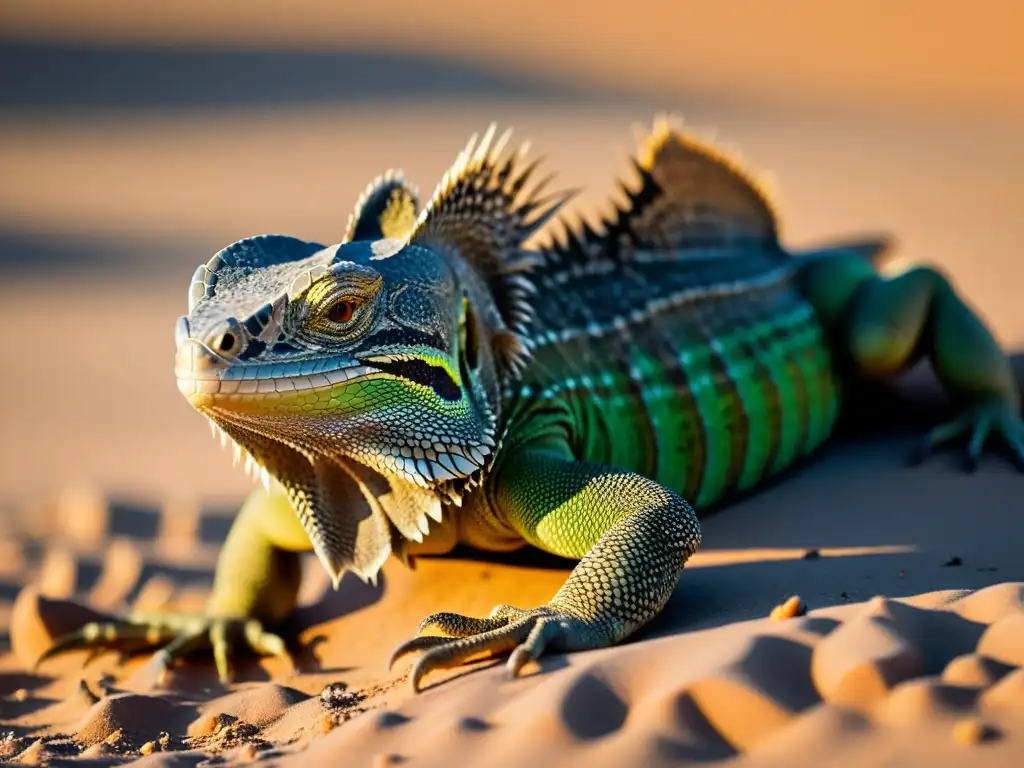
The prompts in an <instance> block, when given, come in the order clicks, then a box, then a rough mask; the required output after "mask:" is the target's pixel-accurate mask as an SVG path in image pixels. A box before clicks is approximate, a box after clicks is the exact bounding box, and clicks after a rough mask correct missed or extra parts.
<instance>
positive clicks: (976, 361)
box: [839, 266, 1024, 470]
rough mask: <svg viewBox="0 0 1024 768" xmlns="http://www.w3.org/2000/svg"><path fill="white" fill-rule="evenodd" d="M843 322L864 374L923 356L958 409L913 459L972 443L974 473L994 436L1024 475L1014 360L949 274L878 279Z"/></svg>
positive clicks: (857, 293) (867, 280) (858, 295)
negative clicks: (958, 442) (955, 443)
mask: <svg viewBox="0 0 1024 768" xmlns="http://www.w3.org/2000/svg"><path fill="white" fill-rule="evenodd" d="M839 322H840V331H841V332H840V336H841V337H842V338H843V339H844V340H845V342H846V344H847V346H848V349H849V352H850V356H851V357H852V359H853V362H854V365H855V366H856V367H857V368H858V369H859V371H860V372H861V373H863V374H866V375H867V376H870V377H872V378H884V377H888V376H892V375H894V374H897V373H900V372H901V371H903V370H905V369H906V368H908V367H909V366H910V365H912V364H913V363H914V362H916V361H917V360H918V359H919V358H921V357H922V356H923V357H926V358H927V359H928V360H929V361H930V362H931V364H932V367H933V368H934V370H935V373H936V375H937V376H938V378H939V380H940V381H941V382H942V385H943V387H944V388H945V390H946V392H947V393H948V394H949V395H950V397H951V398H952V399H953V400H954V402H955V403H956V406H957V408H958V409H959V411H960V414H959V416H958V417H957V418H956V419H954V420H953V421H951V422H949V423H947V424H943V425H941V426H939V427H936V428H935V429H933V430H932V431H931V432H930V433H929V434H928V435H927V437H926V438H925V439H924V441H923V442H922V443H921V445H920V447H919V449H918V450H917V451H916V452H915V456H914V458H915V459H917V460H921V459H923V458H925V457H926V456H927V455H928V454H930V453H931V452H932V451H933V450H934V449H935V448H937V447H939V446H940V445H943V444H946V443H950V442H952V441H954V440H956V439H958V438H966V439H967V456H966V466H967V468H968V470H973V469H974V468H976V466H977V462H978V458H979V456H980V455H981V451H982V449H983V447H984V445H985V442H986V440H987V439H988V438H989V437H990V436H991V435H993V434H995V435H999V436H1001V437H1002V438H1003V440H1004V441H1005V443H1006V444H1007V446H1008V447H1009V449H1010V452H1011V456H1012V458H1013V459H1014V461H1015V463H1016V464H1017V465H1018V467H1019V468H1021V469H1022V470H1024V423H1022V422H1021V418H1020V394H1019V392H1018V389H1017V383H1016V381H1015V380H1014V376H1013V371H1012V369H1011V368H1010V364H1009V361H1008V360H1007V358H1006V355H1005V354H1004V353H1003V351H1002V349H1000V347H999V344H998V343H997V342H996V340H995V338H994V337H993V335H992V333H991V332H990V331H989V329H988V328H987V327H986V326H985V324H984V323H983V322H982V320H981V319H980V318H979V317H978V315H977V314H975V312H974V311H972V310H971V309H970V307H968V306H967V305H966V304H965V303H964V301H963V300H962V299H961V298H960V296H958V295H957V292H956V290H955V289H954V288H953V286H952V285H951V284H950V282H949V281H948V280H947V279H946V277H945V276H944V275H942V274H941V273H940V272H939V271H937V270H935V269H934V268H931V267H927V266H922V267H915V268H912V269H909V270H907V271H905V272H903V273H900V274H897V275H894V276H891V277H887V276H883V275H878V274H875V273H873V272H872V273H871V274H870V275H866V276H864V278H863V280H862V281H861V282H860V284H859V285H858V286H857V287H856V288H855V289H854V290H853V291H852V293H851V294H850V296H849V299H848V301H847V302H846V307H845V311H844V312H843V314H842V317H841V318H840V319H839Z"/></svg>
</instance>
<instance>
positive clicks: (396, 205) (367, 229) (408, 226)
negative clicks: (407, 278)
mask: <svg viewBox="0 0 1024 768" xmlns="http://www.w3.org/2000/svg"><path fill="white" fill-rule="evenodd" d="M419 212H420V202H419V190H418V189H416V186H415V185H414V184H413V183H412V182H410V181H408V180H407V179H406V178H405V175H404V174H403V173H402V172H401V171H396V170H390V171H387V172H385V173H383V174H381V175H380V176H378V177H377V178H376V179H374V180H373V181H372V182H370V184H369V185H368V186H367V187H366V189H364V190H363V193H362V194H361V195H360V196H359V199H358V200H357V201H356V207H355V210H353V211H352V215H351V216H349V219H348V226H346V227H345V237H344V238H343V239H342V242H343V243H350V242H356V241H359V240H383V239H385V238H397V239H401V238H404V237H405V236H406V235H408V234H409V232H411V231H412V228H413V225H415V223H416V218H417V217H418V216H419Z"/></svg>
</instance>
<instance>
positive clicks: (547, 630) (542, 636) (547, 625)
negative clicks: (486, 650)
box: [508, 616, 560, 677]
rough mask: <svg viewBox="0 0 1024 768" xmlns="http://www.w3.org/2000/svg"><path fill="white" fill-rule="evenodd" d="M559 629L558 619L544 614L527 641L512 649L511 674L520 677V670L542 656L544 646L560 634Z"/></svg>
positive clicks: (509, 664) (509, 659)
mask: <svg viewBox="0 0 1024 768" xmlns="http://www.w3.org/2000/svg"><path fill="white" fill-rule="evenodd" d="M559 629H560V627H559V625H558V622H557V621H555V620H554V619H551V618H549V617H547V616H542V617H541V618H540V619H539V620H538V621H537V623H536V624H535V625H534V627H533V629H532V630H530V634H529V635H527V637H526V641H525V642H524V643H523V644H522V645H519V646H517V647H516V649H515V650H514V651H512V655H510V656H509V657H508V672H509V675H511V676H512V677H518V676H519V672H520V670H522V668H523V667H524V666H526V665H527V664H528V663H529V662H531V661H534V660H536V659H538V658H540V655H541V654H542V653H544V648H545V647H547V644H548V643H549V642H550V641H551V640H553V639H554V637H555V635H557V634H558V632H559Z"/></svg>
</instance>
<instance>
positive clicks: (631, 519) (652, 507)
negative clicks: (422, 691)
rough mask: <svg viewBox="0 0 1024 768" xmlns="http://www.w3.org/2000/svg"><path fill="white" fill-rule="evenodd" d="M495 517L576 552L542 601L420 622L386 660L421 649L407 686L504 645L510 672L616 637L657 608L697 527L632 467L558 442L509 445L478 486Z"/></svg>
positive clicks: (552, 546) (692, 545)
mask: <svg viewBox="0 0 1024 768" xmlns="http://www.w3.org/2000/svg"><path fill="white" fill-rule="evenodd" d="M485 493H486V496H487V503H488V505H489V507H490V508H491V509H492V511H493V514H495V515H496V516H497V517H498V518H499V520H501V521H503V522H505V523H507V524H508V525H510V526H511V527H513V528H514V529H516V530H517V531H518V532H519V533H520V534H521V535H522V536H523V537H524V538H525V539H526V540H527V541H529V542H530V543H531V544H533V545H535V546H537V547H540V548H541V549H544V550H547V551H549V552H552V553H554V554H558V555H562V556H566V557H576V558H582V559H581V560H580V562H579V563H578V564H577V566H576V567H575V568H574V569H573V571H572V573H571V574H570V575H569V578H568V580H567V581H566V582H565V584H564V585H563V586H562V588H561V589H559V590H558V593H557V594H556V595H555V596H554V597H553V598H552V599H551V602H549V603H548V604H547V605H546V606H543V607H540V608H533V609H526V610H524V609H520V608H514V607H512V606H508V605H500V606H498V607H497V608H496V609H495V610H494V611H493V612H492V613H491V615H490V616H489V617H488V618H485V619H479V618H472V617H467V616H461V615H459V614H453V613H438V614H435V615H433V616H429V617H428V618H426V619H425V620H424V621H423V622H422V623H421V624H420V627H419V633H423V632H425V631H427V630H433V631H436V632H440V633H441V634H440V635H422V634H420V636H418V637H416V638H414V639H413V640H410V641H409V642H407V643H405V644H404V645H402V646H400V647H399V648H398V649H397V650H396V651H395V653H394V655H393V656H392V664H393V663H394V662H395V661H396V660H397V659H398V658H401V657H402V656H404V655H406V654H408V653H412V652H414V651H424V653H423V655H422V656H421V657H420V658H419V660H418V661H417V663H416V665H415V666H414V668H413V671H412V675H411V677H412V684H413V687H414V689H417V690H418V688H419V684H420V681H421V679H422V678H423V676H424V675H426V674H427V673H428V672H430V671H431V670H435V669H441V668H446V667H454V666H458V665H460V664H462V663H464V662H466V661H467V660H468V659H470V658H472V657H476V656H484V655H495V654H499V653H504V652H507V651H511V652H512V653H511V656H510V658H509V660H508V668H509V671H510V672H511V673H512V674H513V675H515V674H517V673H518V672H519V670H520V669H521V668H522V666H523V665H524V664H526V663H527V662H528V661H530V660H531V659H535V658H537V657H538V656H540V654H541V653H542V652H543V651H544V650H545V649H553V650H559V651H577V650H586V649H591V648H602V647H605V646H609V645H612V644H614V643H617V642H619V641H621V640H623V639H625V638H626V637H628V636H629V635H630V634H632V633H633V632H634V631H635V630H637V629H638V628H639V627H641V626H643V625H644V624H646V623H647V622H648V621H649V620H650V619H651V618H652V617H654V616H655V615H656V614H657V613H658V612H659V611H660V610H661V609H662V607H663V606H664V605H665V602H666V601H667V600H668V598H669V595H670V594H671V593H672V590H673V588H674V587H675V585H676V582H677V581H678V578H679V574H680V572H681V571H682V569H683V565H684V564H685V563H686V560H687V559H688V558H689V557H690V555H692V554H693V553H694V552H695V551H696V550H697V548H698V547H699V546H700V525H699V523H698V522H697V516H696V514H695V513H694V511H693V509H692V508H691V507H690V505H689V504H687V503H686V502H685V501H684V500H683V499H682V498H680V497H679V496H678V495H676V494H675V493H673V492H672V491H670V490H668V489H666V488H664V487H663V486H661V485H659V484H658V483H655V482H654V481H652V480H650V479H648V478H646V477H643V476H641V475H637V474H635V473H632V472H626V471H623V470H619V469H615V468H611V467H607V466H603V465H600V464H594V463H591V462H585V461H577V460H575V459H574V458H573V457H572V455H571V453H570V451H569V449H568V446H566V445H560V446H557V445H556V446H553V447H533V448H524V449H519V450H516V451H515V452H514V453H513V454H512V455H511V456H508V457H505V458H504V460H503V461H502V463H501V464H500V466H499V467H498V468H496V475H495V476H494V477H492V478H491V479H490V480H489V481H488V483H487V486H486V490H485Z"/></svg>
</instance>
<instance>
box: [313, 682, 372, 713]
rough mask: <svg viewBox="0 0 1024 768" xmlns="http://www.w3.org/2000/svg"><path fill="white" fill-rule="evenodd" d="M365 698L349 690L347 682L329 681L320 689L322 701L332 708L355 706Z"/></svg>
mask: <svg viewBox="0 0 1024 768" xmlns="http://www.w3.org/2000/svg"><path fill="white" fill-rule="evenodd" d="M362 700H363V697H362V696H361V695H360V694H358V693H355V692H353V691H349V690H348V684H347V683H340V682H339V683H329V684H327V685H325V686H324V689H323V690H322V691H320V701H321V702H323V704H324V706H325V707H330V708H331V709H345V708H347V707H351V706H354V705H356V704H358V703H359V702H360V701H362Z"/></svg>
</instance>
